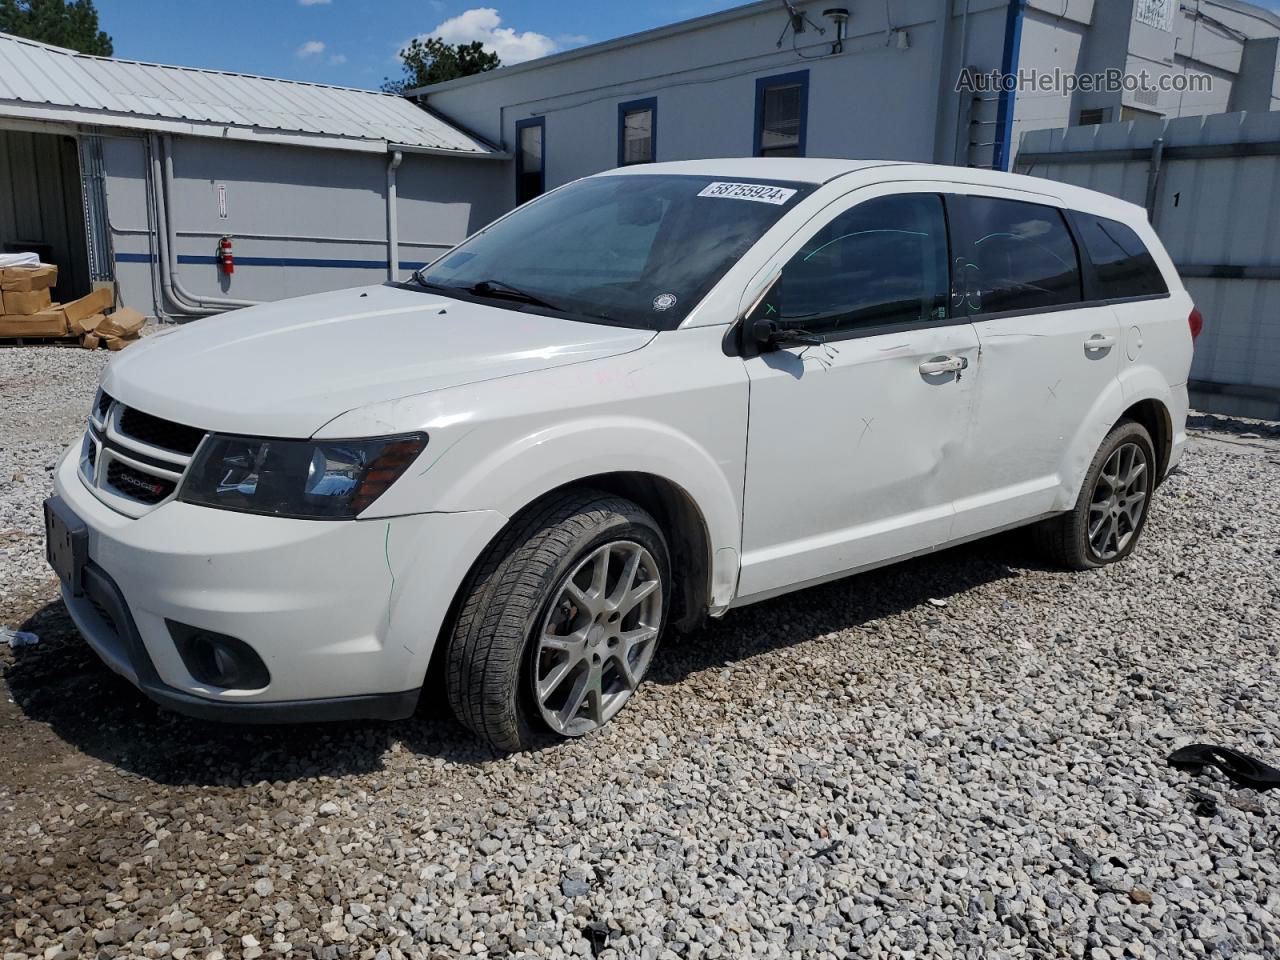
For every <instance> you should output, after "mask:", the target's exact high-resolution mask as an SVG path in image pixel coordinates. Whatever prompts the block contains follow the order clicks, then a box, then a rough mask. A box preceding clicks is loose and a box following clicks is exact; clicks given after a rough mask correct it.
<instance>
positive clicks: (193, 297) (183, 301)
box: [161, 134, 259, 313]
mask: <svg viewBox="0 0 1280 960" xmlns="http://www.w3.org/2000/svg"><path fill="white" fill-rule="evenodd" d="M163 184H164V193H163V195H162V196H163V200H162V202H161V206H162V207H163V208H164V216H163V219H164V231H165V234H164V235H165V241H166V243H165V245H166V246H167V247H168V251H167V252H168V257H167V260H166V262H167V265H168V269H169V277H168V283H167V284H166V290H169V289H172V291H173V292H174V293H175V294H176V295H177V296H176V298H175V301H174V302H175V303H177V304H179V305H180V306H183V307H194V308H196V309H195V310H193V311H192V312H199V313H222V312H225V311H226V310H236V309H239V308H240V307H254V306H257V305H258V303H259V301H257V300H236V299H233V298H231V297H211V296H199V295H197V294H194V293H191V292H190V291H189V290H185V289H183V286H182V283H181V281H179V280H178V251H177V240H178V236H177V228H176V227H175V226H174V224H173V216H172V213H173V209H172V206H173V194H174V189H173V141H172V138H171V137H170V136H169V135H168V134H165V136H164V169H163Z"/></svg>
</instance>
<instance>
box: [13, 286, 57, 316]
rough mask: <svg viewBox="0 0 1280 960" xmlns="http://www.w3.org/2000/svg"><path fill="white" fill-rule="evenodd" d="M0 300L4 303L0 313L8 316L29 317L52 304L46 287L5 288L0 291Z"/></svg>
mask: <svg viewBox="0 0 1280 960" xmlns="http://www.w3.org/2000/svg"><path fill="white" fill-rule="evenodd" d="M0 300H2V301H3V303H4V309H3V310H0V313H6V314H9V315H10V316H13V315H16V316H20V317H29V316H31V315H32V314H33V313H39V312H40V311H41V310H48V309H49V308H50V307H52V306H53V301H52V300H50V299H49V290H48V288H47V287H46V288H45V289H43V290H26V291H23V290H5V291H4V292H3V293H0Z"/></svg>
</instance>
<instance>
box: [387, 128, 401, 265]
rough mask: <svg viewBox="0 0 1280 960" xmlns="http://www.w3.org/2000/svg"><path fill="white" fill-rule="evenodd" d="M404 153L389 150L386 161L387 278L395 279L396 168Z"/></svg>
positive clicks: (397, 252)
mask: <svg viewBox="0 0 1280 960" xmlns="http://www.w3.org/2000/svg"><path fill="white" fill-rule="evenodd" d="M402 160H404V154H403V153H402V152H400V151H399V150H392V151H391V158H390V159H389V160H388V161H387V279H388V280H391V281H393V282H394V281H396V280H398V279H399V278H400V218H399V217H398V216H397V215H396V170H398V169H399V168H400V162H401V161H402Z"/></svg>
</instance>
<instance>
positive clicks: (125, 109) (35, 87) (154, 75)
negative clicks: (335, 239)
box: [0, 33, 494, 156]
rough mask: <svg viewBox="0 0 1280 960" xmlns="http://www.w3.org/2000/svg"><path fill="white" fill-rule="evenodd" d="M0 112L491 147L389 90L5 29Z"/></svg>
mask: <svg viewBox="0 0 1280 960" xmlns="http://www.w3.org/2000/svg"><path fill="white" fill-rule="evenodd" d="M0 117H9V118H16V119H25V120H33V121H44V122H49V121H52V122H64V123H74V124H93V125H100V126H109V127H125V128H133V129H143V130H156V131H164V132H170V133H185V134H189V135H193V136H209V137H219V138H224V139H228V138H229V139H252V140H269V141H276V142H287V143H295V144H302V145H312V146H317V147H330V148H336V149H355V150H373V151H379V152H382V151H385V150H386V149H387V147H388V145H393V146H405V147H408V148H410V149H415V148H416V149H420V150H424V151H429V152H432V153H437V152H438V153H453V154H458V155H462V156H492V155H493V153H494V151H492V150H491V148H490V147H489V146H488V145H487V144H485V143H484V142H483V141H481V140H480V139H479V138H477V137H473V136H471V135H469V134H467V133H464V132H463V131H461V130H458V129H457V128H455V127H453V126H450V125H449V124H448V123H446V122H445V121H444V120H441V119H440V118H439V117H437V116H435V115H434V114H431V113H428V112H426V111H425V110H422V109H421V108H419V107H417V106H415V105H414V104H412V103H410V102H409V101H408V100H406V99H404V98H403V97H398V96H395V95H393V94H389V93H376V92H374V91H372V90H356V89H353V88H350V87H331V86H325V85H323V84H318V83H300V82H298V81H294V80H276V79H273V78H271V77H257V76H251V75H248V74H242V73H226V72H223V71H218V70H202V69H196V68H193V67H171V66H165V65H163V64H158V63H140V62H138V61H134V60H117V59H114V58H110V57H92V56H88V55H86V54H82V53H77V52H75V51H74V50H64V49H63V48H61V47H53V46H49V45H48V44H44V43H37V42H35V41H33V40H27V39H24V38H21V37H15V36H11V35H9V34H3V33H0Z"/></svg>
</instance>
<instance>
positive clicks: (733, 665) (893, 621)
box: [0, 349, 1280, 960]
mask: <svg viewBox="0 0 1280 960" xmlns="http://www.w3.org/2000/svg"><path fill="white" fill-rule="evenodd" d="M101 363H102V355H100V354H93V353H89V352H87V351H84V352H81V351H74V350H53V349H36V350H30V349H28V350H6V351H0V400H2V401H3V410H4V420H3V426H2V428H0V431H2V432H0V623H2V624H5V625H8V626H13V627H24V628H26V629H31V630H34V631H35V632H36V633H38V634H40V636H41V643H40V644H39V645H37V646H35V647H30V648H19V649H17V650H8V649H7V648H6V649H0V664H2V665H3V666H4V672H5V676H4V685H5V690H4V691H0V692H4V693H6V694H7V696H4V697H0V700H3V701H5V702H4V703H3V704H0V769H4V770H5V771H6V774H5V776H4V777H3V778H0V953H2V954H4V955H13V956H19V955H20V956H23V957H36V956H43V957H47V958H49V960H53V958H55V957H59V958H60V957H64V956H65V957H68V958H70V957H76V956H82V955H108V956H118V957H123V956H143V957H148V956H165V955H170V956H173V957H175V958H179V960H181V958H185V957H191V958H212V957H219V956H248V955H249V954H250V953H253V955H255V956H257V955H266V956H290V955H292V956H308V957H317V958H323V960H339V958H353V960H354V958H362V960H363V958H372V960H400V958H405V957H413V958H417V957H421V958H430V957H441V956H495V957H496V956H506V955H513V956H522V957H524V956H529V957H539V958H563V957H590V956H593V955H594V956H596V957H600V958H615V957H616V958H632V957H645V958H659V957H664V958H679V960H689V958H708V960H709V958H717V957H725V958H737V957H746V956H751V957H774V958H784V957H786V958H791V957H796V958H801V957H802V958H806V960H807V958H810V957H831V958H836V957H846V956H858V957H881V956H896V957H903V958H905V957H926V956H927V957H972V958H988V957H1051V956H1052V957H1056V956H1064V957H1082V958H1083V957H1089V958H1093V957H1096V958H1100V960H1101V958H1107V960H1110V958H1116V957H1124V956H1129V957H1173V956H1177V957H1191V956H1224V957H1226V956H1230V957H1236V958H1261V957H1274V956H1277V955H1280V932H1278V930H1277V921H1276V918H1277V917H1278V916H1280V865H1278V857H1277V845H1276V839H1275V838H1276V834H1275V822H1276V821H1275V818H1276V816H1277V813H1278V812H1280V807H1278V806H1277V803H1278V799H1277V798H1276V797H1273V796H1270V795H1268V794H1265V793H1256V792H1252V791H1242V790H1238V789H1235V788H1233V787H1231V786H1230V785H1229V784H1228V783H1227V781H1225V780H1224V779H1223V778H1221V777H1220V776H1218V775H1217V774H1214V773H1205V774H1200V775H1191V774H1188V773H1185V772H1180V771H1177V770H1173V769H1171V768H1169V767H1168V766H1167V765H1166V763H1165V759H1164V758H1165V757H1166V756H1167V755H1168V753H1169V752H1171V751H1172V750H1173V749H1174V748H1175V747H1177V746H1180V745H1182V744H1184V743H1188V742H1194V741H1209V742H1220V743H1226V744H1231V745H1234V746H1237V747H1239V748H1241V749H1244V750H1246V751H1247V752H1250V753H1252V754H1254V755H1256V756H1259V757H1261V758H1263V759H1267V760H1270V762H1272V763H1276V762H1278V761H1280V739H1278V735H1277V721H1276V717H1277V716H1280V687H1278V686H1277V682H1276V681H1277V677H1276V670H1277V656H1278V654H1280V500H1278V499H1277V498H1276V496H1275V491H1276V490H1277V489H1280V429H1277V428H1276V427H1275V426H1273V425H1267V424H1256V423H1251V424H1239V423H1233V422H1230V421H1217V422H1213V421H1210V420H1208V419H1207V418H1199V419H1197V420H1196V421H1195V422H1194V425H1195V427H1196V428H1197V429H1198V430H1207V429H1209V428H1213V431H1214V432H1213V433H1212V434H1211V435H1209V436H1205V437H1202V438H1199V439H1197V441H1196V442H1195V444H1194V448H1193V449H1192V450H1190V451H1189V452H1188V454H1187V457H1186V460H1185V463H1184V467H1183V468H1182V470H1181V471H1180V472H1179V473H1178V474H1176V475H1175V476H1174V477H1172V478H1171V479H1170V480H1169V481H1168V482H1167V483H1166V484H1165V485H1164V487H1162V489H1161V490H1160V491H1159V492H1158V494H1157V496H1156V498H1155V507H1154V512H1153V515H1152V518H1151V522H1150V525H1149V527H1148V529H1147V532H1146V535H1145V536H1144V539H1143V542H1142V543H1141V545H1140V546H1139V548H1138V550H1137V552H1136V554H1135V555H1134V556H1133V557H1132V558H1131V559H1130V560H1129V561H1127V562H1125V563H1123V564H1121V565H1118V566H1115V567H1111V568H1108V569H1105V570H1101V571H1097V572H1094V573H1088V574H1073V573H1063V572H1059V571H1054V570H1048V569H1044V568H1043V567H1042V566H1041V565H1039V564H1038V563H1037V562H1036V561H1035V560H1034V559H1033V558H1031V557H1029V556H1028V555H1027V554H1026V553H1025V552H1024V550H1023V548H1022V545H1021V541H1020V539H1019V538H1018V537H1017V536H1014V535H1009V536H1002V537H998V538H994V539H990V540H986V541H983V542H980V543H977V544H973V545H970V546H966V547H962V548H958V549H954V550H949V551H946V552H943V553H941V554H938V555H936V556H933V557H929V558H924V559H920V560H916V561H911V562H909V563H906V564H902V565H899V566H896V567H893V568H889V569H886V570H883V571H879V572H876V573H872V574H868V575H865V576H861V577H857V578H854V579H850V580H846V581H842V582H839V583H833V584H830V585H827V586H824V587H820V588H817V589H813V590H807V591H804V592H801V593H797V594H795V595H793V596H790V597H786V598H782V599H779V600H775V601H771V602H768V603H763V604H760V605H758V606H755V607H750V608H746V609H743V610H741V611H736V612H734V613H732V614H731V615H730V616H729V617H728V618H727V619H726V620H724V621H723V622H717V623H713V624H711V625H709V626H707V627H706V628H704V629H702V630H701V631H699V632H698V633H697V634H695V635H694V636H692V637H689V638H685V639H682V640H679V641H673V642H672V643H669V644H667V645H666V647H665V648H664V649H663V650H662V651H661V652H660V654H659V658H658V660H657V661H656V662H655V666H654V671H653V675H652V677H651V679H650V681H649V682H648V683H647V684H646V685H645V687H644V689H643V691H642V693H641V695H640V696H639V697H638V698H637V699H636V700H635V702H634V703H633V704H632V705H631V706H629V707H628V709H627V710H626V711H625V712H624V713H623V714H622V715H621V716H619V718H618V719H617V720H616V721H615V722H614V723H613V724H611V725H610V727H609V728H607V729H606V730H604V731H602V732H601V733H600V734H598V735H596V736H592V737H590V738H587V739H585V740H582V741H575V742H571V743H567V744H564V745H562V746H558V747H555V748H552V749H547V750H542V751H539V752H537V753H531V754H527V755H521V756H512V757H495V756H492V755H490V754H489V753H487V752H486V751H484V750H483V749H481V748H480V747H478V746H477V745H476V744H475V742H474V741H472V740H470V739H468V738H467V737H466V735H465V734H464V733H463V732H462V730H461V729H460V728H459V727H458V726H457V725H456V724H454V723H453V722H452V721H451V720H449V719H448V718H446V717H444V716H443V711H442V710H441V709H440V707H439V705H438V704H437V703H436V702H434V696H435V695H434V694H433V695H432V696H431V697H428V698H427V700H428V702H427V703H425V704H424V709H423V715H422V716H420V717H419V718H416V719H414V720H412V721H407V722H404V723H399V724H377V723H367V724H356V723H352V724H343V725H336V726H316V727H290V728H236V727H225V726H215V725H210V724H206V723H201V722H198V721H194V720H188V719H185V718H181V717H177V716H174V715H172V714H167V713H164V712H162V711H160V710H158V709H156V708H154V707H152V706H151V705H150V704H149V703H148V702H147V701H145V700H144V699H143V698H141V697H140V696H139V695H138V694H137V693H136V691H134V690H133V689H132V688H131V687H129V686H128V685H127V684H125V683H123V682H122V681H119V680H118V679H116V678H115V677H113V676H112V675H111V674H110V673H109V672H108V671H107V670H106V668H105V667H103V666H102V665H101V664H100V663H99V662H98V661H97V660H96V659H95V658H94V657H93V656H92V654H90V653H88V652H87V651H86V650H85V649H84V647H83V644H82V642H81V641H79V640H78V639H77V638H76V636H75V634H74V632H73V631H72V630H71V628H70V626H69V623H68V622H67V620H66V617H65V614H64V613H63V612H62V611H61V609H60V607H59V604H58V603H57V601H56V600H55V589H54V583H53V580H52V577H51V575H50V574H49V573H48V572H47V570H46V569H45V566H44V562H43V553H42V544H41V538H40V532H41V531H40V515H39V503H40V500H41V499H42V498H43V497H44V496H46V495H47V492H48V489H49V471H50V469H51V468H52V465H53V463H54V460H55V458H56V456H57V454H58V451H59V450H60V449H61V447H62V446H63V445H64V444H65V443H67V442H69V441H71V440H72V439H74V437H75V436H76V435H77V434H78V433H79V432H80V430H81V428H82V422H83V417H84V414H85V412H86V411H87V408H88V405H89V402H90V398H91V397H92V394H93V388H94V383H95V380H96V375H97V371H98V368H99V367H100V365H101ZM1248 433H1253V434H1256V436H1254V437H1248V436H1245V434H1248ZM15 474H20V475H21V476H20V478H19V479H18V480H13V479H11V478H12V477H13V476H14V475H15ZM11 531H17V532H18V533H19V534H21V535H20V536H18V535H14V534H13V533H12V532H11ZM930 601H938V602H930ZM10 699H11V700H12V701H13V702H9V701H10ZM1209 801H1212V802H1211V803H1210V802H1209ZM1198 808H1199V809H1200V811H1201V813H1204V814H1205V815H1201V814H1200V813H1198V812H1197V809H1198ZM16 918H21V919H22V920H23V921H24V923H23V924H22V925H19V924H18V923H16V922H12V921H13V920H16ZM7 921H8V922H7ZM162 944H163V945H164V946H163V947H162V946H161V945H162ZM55 948H56V949H55ZM51 951H52V952H51Z"/></svg>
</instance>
